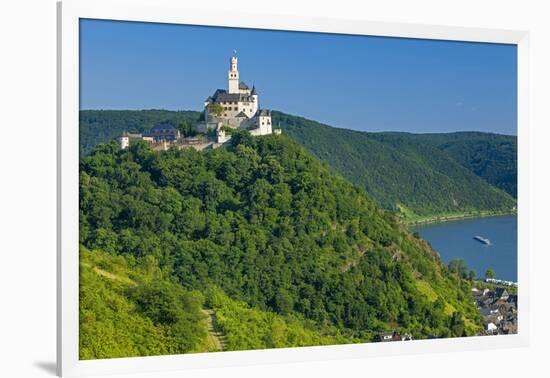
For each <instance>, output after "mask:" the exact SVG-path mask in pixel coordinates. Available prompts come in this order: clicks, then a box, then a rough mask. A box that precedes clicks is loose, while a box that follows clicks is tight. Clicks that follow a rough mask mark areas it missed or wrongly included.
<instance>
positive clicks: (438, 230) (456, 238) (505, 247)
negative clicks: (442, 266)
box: [411, 215, 518, 281]
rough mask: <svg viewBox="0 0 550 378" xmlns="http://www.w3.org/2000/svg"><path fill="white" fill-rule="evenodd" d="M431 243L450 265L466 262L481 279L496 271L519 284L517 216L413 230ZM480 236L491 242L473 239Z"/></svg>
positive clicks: (431, 225) (451, 222) (453, 222)
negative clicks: (454, 261) (460, 261)
mask: <svg viewBox="0 0 550 378" xmlns="http://www.w3.org/2000/svg"><path fill="white" fill-rule="evenodd" d="M411 230H412V231H413V232H414V231H417V232H418V233H419V234H420V236H422V238H423V239H425V240H427V241H429V242H430V244H431V245H432V247H433V248H434V249H435V250H436V251H437V252H439V254H440V255H441V259H442V260H443V261H444V262H445V263H448V262H449V261H450V260H453V259H463V260H464V261H465V262H466V265H467V266H468V269H471V270H473V271H475V272H476V274H477V276H478V277H484V276H485V272H486V271H487V269H489V268H492V269H493V270H494V271H495V272H496V276H497V278H498V279H502V280H509V281H517V270H518V268H517V267H518V259H517V244H518V243H517V216H515V215H505V216H497V217H487V218H476V219H466V220H457V221H450V222H443V223H432V224H426V225H419V226H413V227H411ZM476 235H479V236H482V237H484V238H487V239H489V240H490V241H491V245H485V244H483V243H480V242H479V241H477V240H474V239H473V237H474V236H476Z"/></svg>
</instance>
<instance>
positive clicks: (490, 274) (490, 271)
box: [485, 268, 497, 279]
mask: <svg viewBox="0 0 550 378" xmlns="http://www.w3.org/2000/svg"><path fill="white" fill-rule="evenodd" d="M485 278H492V279H494V278H497V274H496V273H495V271H494V270H493V269H491V268H489V269H487V271H486V272H485Z"/></svg>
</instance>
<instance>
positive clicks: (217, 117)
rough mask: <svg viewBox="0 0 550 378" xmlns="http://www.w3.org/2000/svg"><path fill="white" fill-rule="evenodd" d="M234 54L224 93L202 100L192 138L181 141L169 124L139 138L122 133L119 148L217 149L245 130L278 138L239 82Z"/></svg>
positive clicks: (248, 90) (252, 95)
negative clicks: (141, 144) (133, 145)
mask: <svg viewBox="0 0 550 378" xmlns="http://www.w3.org/2000/svg"><path fill="white" fill-rule="evenodd" d="M237 65H238V58H237V56H236V53H235V52H234V54H233V55H232V56H231V58H230V59H229V71H228V72H227V89H217V90H216V91H215V92H214V93H213V94H212V95H211V96H209V97H208V98H207V99H206V100H204V112H203V119H202V120H201V121H200V122H199V123H197V124H196V125H195V126H194V131H195V133H196V135H195V136H192V137H184V136H183V135H182V134H181V132H180V130H178V129H177V128H176V127H175V126H174V125H172V124H170V123H159V124H156V125H155V126H154V127H153V128H151V129H150V130H149V131H146V132H144V133H142V134H132V133H128V132H127V131H125V132H124V133H123V134H122V135H121V136H120V138H119V142H120V148H122V149H125V148H127V147H128V146H129V145H130V143H132V141H137V140H143V141H146V142H149V143H150V144H151V147H152V148H153V150H167V149H168V148H170V147H176V148H188V147H191V148H195V149H197V150H203V149H205V148H217V147H220V146H222V145H224V144H225V143H227V142H229V141H230V140H231V134H232V132H233V131H235V130H238V129H241V130H248V131H249V132H250V134H251V135H253V136H258V135H268V134H272V133H275V134H280V133H281V130H280V129H274V128H273V126H272V124H271V123H272V122H271V111H270V110H267V109H261V108H260V106H259V99H258V91H257V90H256V87H255V86H252V88H250V87H249V86H248V85H247V84H246V83H245V82H244V81H241V80H240V76H239V70H238V67H237Z"/></svg>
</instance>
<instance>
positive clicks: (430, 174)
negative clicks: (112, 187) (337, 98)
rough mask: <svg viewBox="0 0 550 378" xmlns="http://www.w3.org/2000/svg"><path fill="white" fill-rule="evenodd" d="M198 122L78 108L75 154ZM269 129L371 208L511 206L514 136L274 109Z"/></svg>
mask: <svg viewBox="0 0 550 378" xmlns="http://www.w3.org/2000/svg"><path fill="white" fill-rule="evenodd" d="M199 117H200V113H199V112H194V111H180V112H174V111H164V110H141V111H128V110H127V111H124V110H122V111H114V110H83V111H81V112H80V150H81V152H82V153H83V154H87V153H89V152H90V151H91V150H92V149H93V147H94V146H95V145H96V144H98V143H105V142H108V141H112V140H113V139H114V138H116V137H117V136H119V135H120V134H121V133H122V132H123V131H124V130H127V131H130V132H142V131H144V130H147V129H149V128H151V127H152V126H153V125H154V124H155V123H157V122H171V123H172V124H174V125H175V126H181V125H182V124H184V125H186V127H189V126H190V125H193V124H194V123H196V122H197V121H198V119H199ZM273 124H274V125H278V124H280V126H281V128H282V129H283V130H284V133H285V134H287V135H289V136H290V137H292V138H293V139H294V140H295V141H297V142H298V143H300V144H302V145H303V146H305V147H306V148H307V149H308V150H309V151H311V152H312V153H313V154H314V155H315V156H317V157H318V158H319V159H321V160H323V161H325V162H327V163H328V164H329V166H330V168H331V169H332V170H333V171H335V172H337V173H339V174H340V175H342V176H344V177H345V178H347V179H348V180H350V181H351V182H353V183H354V184H356V185H358V186H359V187H361V188H363V189H365V190H366V191H367V192H368V194H369V195H370V196H371V198H372V199H373V200H375V201H376V202H377V203H378V204H379V205H381V206H383V207H384V208H386V209H391V210H398V211H400V214H401V215H402V216H403V217H405V218H406V219H408V220H412V221H414V220H418V219H421V218H430V217H434V216H446V215H455V214H471V215H476V214H479V213H497V212H507V211H510V210H511V209H512V208H514V207H515V205H516V203H515V199H514V198H512V197H513V196H515V193H516V181H517V180H516V177H517V168H516V165H517V158H516V156H517V146H516V138H515V137H512V136H504V135H495V134H487V133H453V134H407V133H366V132H358V131H352V130H345V129H339V128H334V127H330V126H327V125H323V124H320V123H318V122H315V121H311V120H308V119H305V118H301V117H297V116H292V115H288V114H284V113H281V112H273ZM498 188H500V189H502V190H499V189H498ZM504 191H506V192H508V193H509V194H510V195H509V194H506V193H505V192H504Z"/></svg>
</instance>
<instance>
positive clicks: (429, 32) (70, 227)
mask: <svg viewBox="0 0 550 378" xmlns="http://www.w3.org/2000/svg"><path fill="white" fill-rule="evenodd" d="M81 18H89V19H108V20H123V21H142V22H156V23H173V24H188V25H189V24H190V25H207V26H225V27H241V28H254V29H276V30H290V31H305V32H330V33H337V34H355V35H374V36H386V37H404V38H420V39H438V40H451V41H470V42H489V43H506V44H515V45H517V54H518V81H517V83H518V91H517V94H518V104H517V106H518V220H519V223H518V282H519V287H520V291H521V295H520V296H519V299H518V300H519V303H518V308H519V309H520V310H519V313H518V324H519V326H518V333H517V334H515V335H505V336H499V337H468V338H450V339H437V340H418V341H411V342H406V343H377V344H352V345H335V346H322V347H302V348H284V349H270V350H251V351H240V352H221V353H203V354H189V355H168V356H157V357H135V358H116V359H104V360H86V361H82V360H79V358H78V355H79V354H78V347H79V343H78V333H79V319H78V316H79V311H78V304H79V298H78V283H79V264H78V256H79V253H78V229H79V226H78V214H79V209H78V206H79V205H78V177H79V164H78V161H79V148H78V145H79V143H78V142H79V135H78V123H79V19H81ZM57 37H58V66H57V77H58V89H57V103H58V105H57V106H58V107H57V118H58V124H57V130H58V131H57V142H58V147H57V151H58V155H57V164H58V167H57V169H58V176H57V184H58V188H57V196H58V198H57V200H58V215H57V230H58V233H57V291H58V293H57V298H58V303H57V311H58V314H57V373H58V375H60V376H82V375H99V374H120V373H136V372H140V373H146V372H153V371H174V370H183V369H193V368H210V367H229V366H242V365H250V364H264V363H278V362H284V363H290V362H297V361H311V360H327V359H347V358H365V357H371V356H382V355H384V356H391V355H399V354H413V353H416V354H417V353H436V352H450V351H464V350H473V349H477V350H481V349H493V348H511V347H520V346H527V345H528V342H529V246H528V230H529V226H528V217H529V215H528V214H529V198H528V185H529V176H528V174H529V162H528V150H529V146H528V139H529V137H528V132H529V127H528V123H529V115H528V108H529V104H528V74H529V69H528V66H529V61H528V58H529V52H528V51H529V35H528V33H527V32H525V31H515V30H493V29H475V28H461V27H449V26H435V25H412V24H400V23H381V22H369V21H357V20H342V19H330V18H312V17H305V16H304V17H296V16H292V17H287V16H283V15H278V14H268V13H266V14H247V13H245V12H213V11H210V10H208V11H206V10H200V9H189V8H186V7H185V6H184V5H183V4H182V2H180V1H177V0H162V1H145V0H132V1H129V0H111V1H108V2H107V1H94V0H81V1H63V2H62V3H61V2H60V3H58V34H57Z"/></svg>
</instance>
